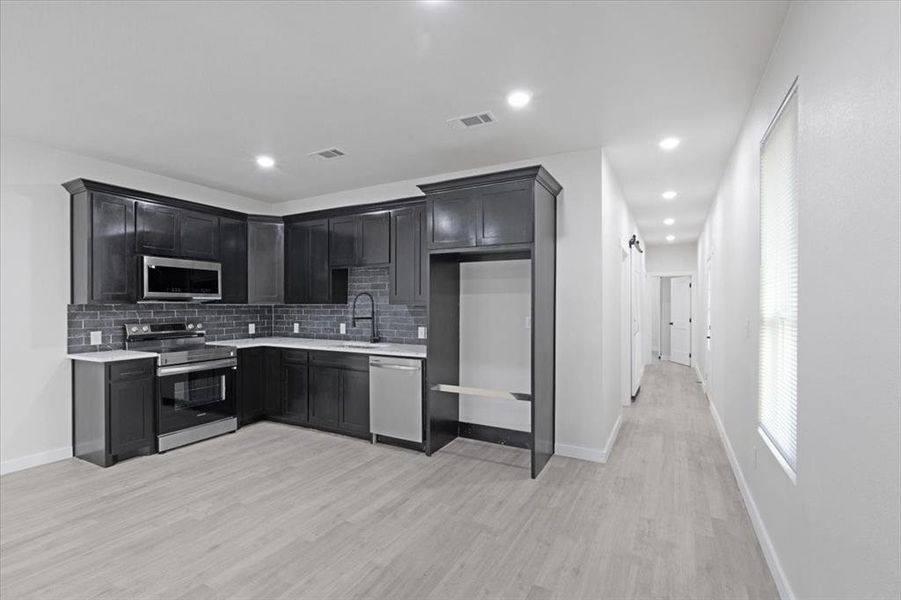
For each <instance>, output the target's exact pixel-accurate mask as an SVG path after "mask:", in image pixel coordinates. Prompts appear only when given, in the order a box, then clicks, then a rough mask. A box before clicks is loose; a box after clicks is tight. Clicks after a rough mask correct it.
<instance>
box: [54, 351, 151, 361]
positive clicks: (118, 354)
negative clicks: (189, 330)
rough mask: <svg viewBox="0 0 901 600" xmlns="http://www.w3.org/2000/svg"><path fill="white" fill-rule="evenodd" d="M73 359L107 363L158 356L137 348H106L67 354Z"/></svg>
mask: <svg viewBox="0 0 901 600" xmlns="http://www.w3.org/2000/svg"><path fill="white" fill-rule="evenodd" d="M67 356H68V357H69V358H71V359H72V360H84V361H87V362H97V363H107V362H118V361H121V360H135V359H137V358H156V357H157V356H159V355H158V354H157V353H156V352H138V351H137V350H105V351H103V352H79V353H78V354H68V355H67Z"/></svg>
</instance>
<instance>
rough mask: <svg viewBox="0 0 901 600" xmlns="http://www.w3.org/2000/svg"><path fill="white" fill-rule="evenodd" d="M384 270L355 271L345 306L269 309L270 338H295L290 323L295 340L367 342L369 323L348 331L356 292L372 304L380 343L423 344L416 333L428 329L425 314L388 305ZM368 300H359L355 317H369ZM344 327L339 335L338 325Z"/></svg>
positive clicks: (418, 309)
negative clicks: (367, 294) (345, 326)
mask: <svg viewBox="0 0 901 600" xmlns="http://www.w3.org/2000/svg"><path fill="white" fill-rule="evenodd" d="M388 277H389V276H388V267H355V268H352V269H351V270H350V277H349V279H348V284H347V288H348V290H347V299H348V303H347V305H343V304H285V305H276V306H274V307H273V319H272V335H277V336H288V335H295V334H293V333H292V332H293V331H294V323H297V324H298V325H299V326H300V333H299V334H296V335H298V336H299V337H306V338H321V339H349V340H365V341H369V332H370V325H369V321H361V322H360V323H358V327H351V321H350V315H351V303H352V302H353V299H354V296H356V295H357V294H359V293H360V292H369V293H370V294H372V297H373V298H374V299H375V303H376V323H377V325H378V331H379V335H380V336H381V338H382V341H383V342H388V343H392V344H424V343H425V340H421V339H418V337H417V329H418V328H419V327H426V326H427V325H428V320H429V318H428V317H429V313H428V310H427V309H426V308H425V307H424V306H406V305H403V304H388V282H389V279H388ZM370 310H371V309H370V306H369V299H368V298H360V301H359V302H358V303H357V315H358V316H364V317H367V316H369V314H370V313H369V311H370ZM341 323H345V324H346V325H347V334H346V335H341V334H340V333H339V332H340V324H341Z"/></svg>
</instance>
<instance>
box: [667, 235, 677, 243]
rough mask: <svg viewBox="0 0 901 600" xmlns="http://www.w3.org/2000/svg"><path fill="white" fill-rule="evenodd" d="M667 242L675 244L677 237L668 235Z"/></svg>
mask: <svg viewBox="0 0 901 600" xmlns="http://www.w3.org/2000/svg"><path fill="white" fill-rule="evenodd" d="M666 241H667V242H675V241H676V236H674V235H668V236H666Z"/></svg>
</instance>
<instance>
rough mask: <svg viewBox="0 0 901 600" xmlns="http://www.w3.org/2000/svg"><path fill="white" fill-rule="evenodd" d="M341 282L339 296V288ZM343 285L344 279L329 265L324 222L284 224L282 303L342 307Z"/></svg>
mask: <svg viewBox="0 0 901 600" xmlns="http://www.w3.org/2000/svg"><path fill="white" fill-rule="evenodd" d="M344 271H346V269H344ZM342 279H343V281H344V289H343V293H342V291H341V289H340V287H341V286H340V281H341V280H342ZM346 282H347V278H346V276H344V277H342V274H340V273H333V272H332V269H331V266H330V264H329V222H328V219H317V220H313V221H295V222H289V223H287V224H286V225H285V302H287V303H289V304H331V303H335V304H344V303H346V302H347V285H346Z"/></svg>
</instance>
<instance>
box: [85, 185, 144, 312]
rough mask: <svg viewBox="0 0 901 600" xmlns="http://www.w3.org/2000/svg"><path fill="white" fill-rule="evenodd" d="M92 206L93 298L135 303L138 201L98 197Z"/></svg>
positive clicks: (95, 195) (97, 300) (98, 195)
mask: <svg viewBox="0 0 901 600" xmlns="http://www.w3.org/2000/svg"><path fill="white" fill-rule="evenodd" d="M91 203H92V206H91V228H92V236H91V240H92V241H91V298H92V300H93V301H95V302H134V301H135V299H136V297H137V276H138V268H137V262H136V261H135V254H134V247H135V203H134V200H129V199H127V198H120V197H118V196H112V195H109V194H97V193H95V194H92V199H91Z"/></svg>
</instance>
